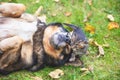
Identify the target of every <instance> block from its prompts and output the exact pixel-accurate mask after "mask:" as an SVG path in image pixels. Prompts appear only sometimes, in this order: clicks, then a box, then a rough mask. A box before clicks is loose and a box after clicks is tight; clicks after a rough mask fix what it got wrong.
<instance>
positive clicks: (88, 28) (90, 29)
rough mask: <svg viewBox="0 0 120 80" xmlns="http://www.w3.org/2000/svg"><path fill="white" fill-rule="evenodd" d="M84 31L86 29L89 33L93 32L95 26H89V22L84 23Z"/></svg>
mask: <svg viewBox="0 0 120 80" xmlns="http://www.w3.org/2000/svg"><path fill="white" fill-rule="evenodd" d="M85 31H88V32H90V33H91V34H94V33H95V28H94V27H93V26H91V25H90V24H88V23H86V26H85Z"/></svg>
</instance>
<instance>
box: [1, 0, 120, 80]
mask: <svg viewBox="0 0 120 80" xmlns="http://www.w3.org/2000/svg"><path fill="white" fill-rule="evenodd" d="M0 1H7V0H0ZM11 1H13V2H17V3H23V4H25V5H26V6H27V11H26V12H28V13H32V14H33V13H34V12H35V11H36V10H37V9H38V7H39V6H40V5H41V6H43V11H42V12H41V15H43V14H45V15H46V16H47V22H48V23H49V22H68V23H72V24H75V25H78V26H81V28H82V29H83V30H84V31H85V29H84V27H85V23H84V22H83V19H84V17H85V16H86V15H87V13H89V12H92V16H91V17H90V20H89V21H88V23H89V24H90V25H92V26H94V27H95V28H96V32H95V34H93V35H90V34H89V33H88V32H85V34H86V35H87V37H88V38H93V39H94V40H95V41H97V42H98V43H99V44H106V43H107V44H109V45H110V46H109V48H104V51H105V55H104V56H103V57H100V58H96V55H97V53H98V50H97V48H96V47H95V46H92V45H90V46H89V54H88V55H85V56H83V57H82V60H83V61H84V64H85V67H88V66H92V67H93V68H94V69H93V72H88V73H84V72H82V71H81V70H80V67H73V66H62V67H58V68H60V69H62V70H63V71H64V73H65V74H64V75H63V76H62V77H61V78H60V79H59V80H120V28H119V29H113V30H108V27H107V25H108V23H109V21H108V19H107V17H106V16H107V14H112V15H113V16H114V18H115V22H118V23H119V24H120V7H119V6H120V4H119V3H120V0H92V1H93V3H92V5H91V6H90V5H89V4H88V3H85V2H84V1H83V0H69V1H68V0H60V1H59V2H57V3H56V2H54V0H39V1H40V2H39V3H35V1H36V0H11ZM65 12H70V13H72V15H71V16H69V17H67V16H65V15H64V14H65ZM53 14H56V16H52V15H53ZM105 36H108V37H107V38H105ZM54 69H56V68H49V67H46V68H44V69H42V70H39V71H37V72H29V71H26V70H21V71H18V72H14V73H12V74H10V75H8V76H1V77H0V80H33V79H32V78H31V77H35V76H38V77H42V79H43V80H53V79H51V78H50V77H49V76H48V74H49V72H51V71H53V70H54Z"/></svg>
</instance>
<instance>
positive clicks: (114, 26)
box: [108, 22, 119, 30]
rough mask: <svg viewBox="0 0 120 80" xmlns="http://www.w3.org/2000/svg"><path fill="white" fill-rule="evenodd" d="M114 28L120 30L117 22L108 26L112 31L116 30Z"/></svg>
mask: <svg viewBox="0 0 120 80" xmlns="http://www.w3.org/2000/svg"><path fill="white" fill-rule="evenodd" d="M114 28H119V24H118V23H117V22H110V23H109V24H108V29H109V30H111V29H114Z"/></svg>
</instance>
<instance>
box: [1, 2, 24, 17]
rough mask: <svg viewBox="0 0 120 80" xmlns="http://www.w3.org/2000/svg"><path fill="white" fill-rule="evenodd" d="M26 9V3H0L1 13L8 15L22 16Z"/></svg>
mask: <svg viewBox="0 0 120 80" xmlns="http://www.w3.org/2000/svg"><path fill="white" fill-rule="evenodd" d="M25 10H26V7H25V5H23V4H16V3H3V4H1V5H0V13H1V14H2V15H3V16H6V17H14V18H16V17H20V16H21V14H22V13H23V12H24V11H25Z"/></svg>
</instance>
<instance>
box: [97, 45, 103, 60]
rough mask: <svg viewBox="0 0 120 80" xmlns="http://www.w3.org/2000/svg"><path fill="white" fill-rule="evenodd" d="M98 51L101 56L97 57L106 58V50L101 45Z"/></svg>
mask: <svg viewBox="0 0 120 80" xmlns="http://www.w3.org/2000/svg"><path fill="white" fill-rule="evenodd" d="M98 50H99V55H98V56H97V57H98V58H99V57H100V56H104V49H103V47H102V46H101V45H99V46H98Z"/></svg>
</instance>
